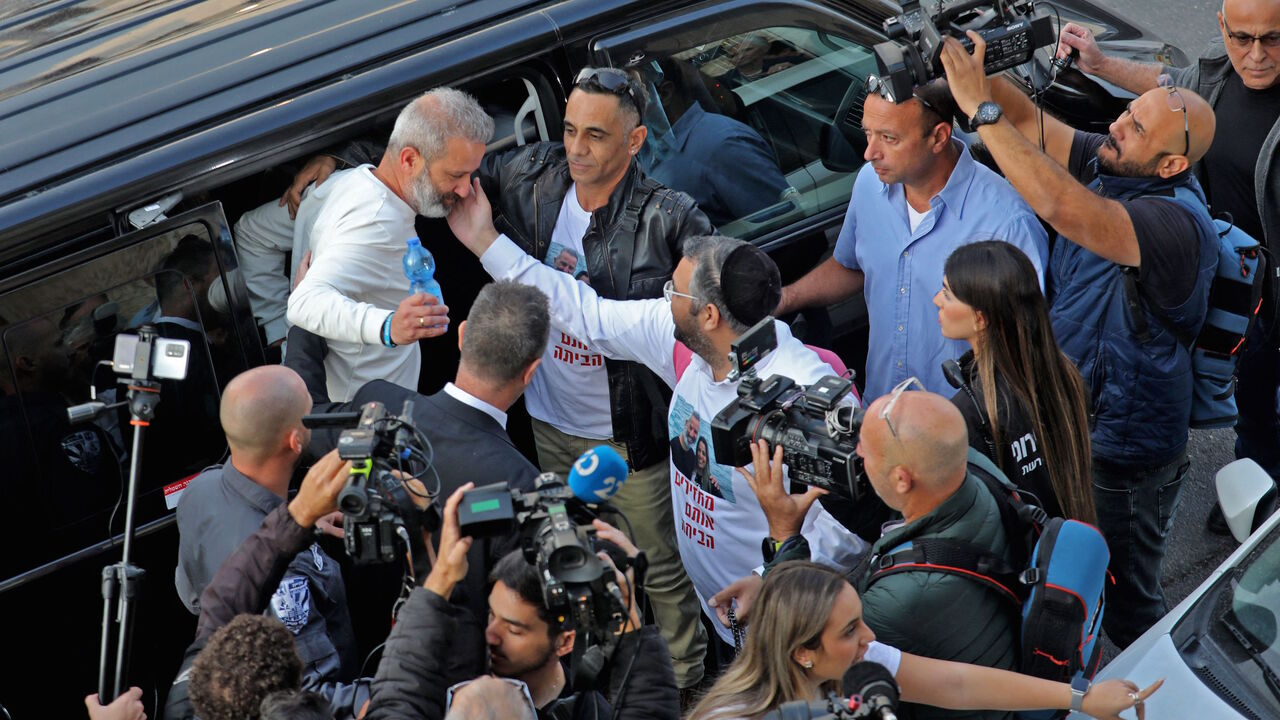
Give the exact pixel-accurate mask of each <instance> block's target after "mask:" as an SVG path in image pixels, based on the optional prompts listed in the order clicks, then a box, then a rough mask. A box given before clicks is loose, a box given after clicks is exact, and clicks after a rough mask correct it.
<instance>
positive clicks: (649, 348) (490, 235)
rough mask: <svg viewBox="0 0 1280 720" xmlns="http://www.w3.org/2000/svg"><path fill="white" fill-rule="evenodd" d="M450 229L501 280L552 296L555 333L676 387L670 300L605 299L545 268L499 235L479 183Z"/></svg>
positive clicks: (463, 201)
mask: <svg viewBox="0 0 1280 720" xmlns="http://www.w3.org/2000/svg"><path fill="white" fill-rule="evenodd" d="M449 227H450V228H452V229H453V234H454V235H456V236H457V237H458V239H459V240H461V241H462V244H463V245H465V246H466V247H467V249H469V250H471V252H473V253H475V255H476V257H478V258H480V262H481V264H482V265H484V269H485V270H486V271H487V272H488V273H489V274H490V275H492V276H493V277H494V278H495V279H498V280H514V281H516V282H518V283H521V284H524V285H532V286H533V287H536V288H538V289H539V290H541V291H542V292H544V293H546V294H547V300H548V301H549V303H548V304H549V306H550V310H551V318H552V325H553V326H555V328H559V329H560V330H563V331H564V332H566V333H568V334H569V335H572V336H573V337H574V338H577V339H578V340H580V341H581V342H583V343H586V344H587V345H589V346H590V347H591V348H592V349H593V350H595V351H598V352H601V353H603V354H604V355H606V356H607V357H610V358H614V359H618V360H632V361H634V362H638V363H641V364H643V365H645V366H647V367H648V368H649V369H650V370H653V371H654V372H655V373H657V375H658V377H660V378H662V379H663V380H664V381H666V383H667V384H668V385H671V386H673V387H674V386H675V382H676V377H675V362H674V359H673V357H672V351H673V350H674V348H675V320H674V319H673V318H672V316H671V308H670V306H669V305H668V304H667V303H666V302H665V301H664V300H608V299H605V298H601V297H600V296H599V295H597V294H596V292H595V290H593V289H591V286H590V285H587V284H586V283H584V282H580V281H578V280H574V279H573V276H571V275H569V274H568V273H563V272H560V271H558V270H555V269H553V268H551V267H549V266H547V265H544V264H542V263H541V262H539V261H538V260H537V259H536V258H534V257H532V256H531V255H529V254H528V253H526V252H525V251H523V250H521V249H520V248H519V247H518V246H517V245H516V244H515V243H513V242H512V241H511V240H510V239H508V238H507V237H505V236H502V235H499V234H498V231H497V230H496V229H494V227H493V214H492V211H491V210H490V207H489V200H488V198H487V197H485V194H484V190H483V189H482V188H481V187H480V182H479V181H478V180H475V179H472V181H471V193H469V194H468V195H467V197H465V198H462V199H461V200H459V201H458V202H457V203H456V204H455V205H454V208H453V211H452V212H450V213H449ZM553 331H554V328H553Z"/></svg>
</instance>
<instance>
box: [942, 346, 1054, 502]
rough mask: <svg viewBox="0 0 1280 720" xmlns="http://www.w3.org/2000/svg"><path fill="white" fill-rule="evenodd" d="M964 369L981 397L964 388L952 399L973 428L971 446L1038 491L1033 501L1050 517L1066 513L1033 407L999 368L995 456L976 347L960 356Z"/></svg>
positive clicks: (1015, 479)
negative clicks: (1016, 394) (1055, 489)
mask: <svg viewBox="0 0 1280 720" xmlns="http://www.w3.org/2000/svg"><path fill="white" fill-rule="evenodd" d="M960 369H961V370H962V371H963V372H964V376H965V379H966V380H968V382H969V388H970V389H971V390H973V397H974V399H976V400H977V402H976V403H975V402H974V401H973V400H972V399H970V398H969V395H968V393H966V392H965V391H964V390H960V391H959V392H957V393H956V394H955V395H954V396H952V398H951V402H952V403H954V404H955V406H956V407H958V408H960V414H961V415H963V416H964V422H965V425H967V426H968V428H969V447H971V448H973V449H974V450H977V451H978V452H980V453H982V454H983V455H986V456H987V457H988V458H990V459H991V462H993V463H995V464H996V467H998V468H1000V470H1001V471H1002V472H1004V474H1005V475H1006V476H1007V477H1008V478H1009V479H1010V480H1012V481H1013V484H1014V485H1017V486H1018V487H1019V488H1022V489H1023V490H1028V491H1030V492H1032V493H1035V496H1036V498H1037V499H1038V500H1039V502H1035V501H1031V502H1035V504H1037V505H1039V506H1040V507H1041V508H1043V509H1044V511H1045V512H1047V513H1049V517H1065V516H1064V515H1063V514H1062V505H1061V503H1059V502H1058V496H1057V495H1056V494H1054V492H1053V482H1052V481H1051V480H1050V479H1049V468H1048V466H1046V465H1045V462H1047V461H1046V459H1045V457H1044V449H1043V448H1042V447H1041V443H1040V438H1039V437H1037V436H1036V432H1035V424H1034V422H1033V421H1032V418H1031V413H1030V410H1029V409H1028V408H1024V407H1023V406H1022V404H1021V403H1019V402H1018V401H1017V398H1015V397H1014V395H1013V391H1012V390H1010V389H1009V385H1008V383H1006V382H1005V380H1004V378H1003V377H1002V376H1001V375H1000V373H999V371H997V372H996V373H995V376H996V393H997V395H996V414H997V419H998V422H999V427H1000V447H996V448H994V449H995V453H994V456H993V454H992V445H994V438H993V437H992V434H991V421H990V419H989V418H988V417H987V406H986V402H987V401H986V389H985V388H983V387H982V380H981V379H980V378H979V377H978V368H977V364H976V363H975V362H974V360H973V351H972V350H970V351H969V352H966V353H965V354H964V355H962V356H961V357H960ZM984 423H985V427H984Z"/></svg>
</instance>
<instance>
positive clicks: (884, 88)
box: [867, 75, 942, 115]
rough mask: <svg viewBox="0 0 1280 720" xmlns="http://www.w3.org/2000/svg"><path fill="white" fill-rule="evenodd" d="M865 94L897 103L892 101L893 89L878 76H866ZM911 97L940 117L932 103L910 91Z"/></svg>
mask: <svg viewBox="0 0 1280 720" xmlns="http://www.w3.org/2000/svg"><path fill="white" fill-rule="evenodd" d="M867 93H868V94H870V93H875V94H877V95H879V96H880V97H882V98H884V99H885V100H888V101H889V102H891V103H896V102H898V101H897V100H896V99H894V97H893V88H891V87H889V83H887V82H885V81H884V80H882V79H880V76H879V75H868V76H867ZM911 97H913V98H915V99H916V100H919V101H920V104H921V105H923V106H925V107H927V108H929V109H930V110H932V111H934V112H935V113H937V114H939V115H941V114H942V113H940V112H938V108H936V107H934V106H933V103H930V102H929V101H928V100H925V99H924V98H922V97H920V95H919V93H916V92H915V91H912V93H911Z"/></svg>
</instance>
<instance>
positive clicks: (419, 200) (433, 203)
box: [410, 170, 459, 218]
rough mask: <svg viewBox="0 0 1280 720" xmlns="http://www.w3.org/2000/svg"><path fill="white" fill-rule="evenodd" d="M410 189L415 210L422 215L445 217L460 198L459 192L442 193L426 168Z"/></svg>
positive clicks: (414, 180)
mask: <svg viewBox="0 0 1280 720" xmlns="http://www.w3.org/2000/svg"><path fill="white" fill-rule="evenodd" d="M410 190H411V192H412V194H413V211H414V212H416V213H418V214H419V215H421V216H422V217H428V218H442V217H445V216H447V215H448V214H449V211H450V210H452V209H453V206H454V203H456V202H458V199H459V198H458V195H457V193H454V192H447V193H441V192H440V191H439V190H436V188H435V186H434V185H432V184H431V177H430V176H429V175H428V174H427V172H426V171H425V170H424V171H423V172H422V174H420V175H418V177H416V178H414V179H413V183H412V184H411V185H410Z"/></svg>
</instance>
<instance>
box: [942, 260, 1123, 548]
mask: <svg viewBox="0 0 1280 720" xmlns="http://www.w3.org/2000/svg"><path fill="white" fill-rule="evenodd" d="M933 304H934V305H936V306H937V307H938V322H939V324H941V325H942V334H943V335H944V336H945V337H948V338H952V339H954V340H965V341H967V342H968V343H969V345H970V347H971V348H972V349H971V350H970V351H969V352H967V353H965V354H964V356H962V357H961V358H960V360H959V364H960V371H961V372H960V374H961V376H962V378H963V380H964V383H965V384H967V385H968V387H967V388H961V390H960V391H959V392H957V393H956V395H955V397H953V398H952V402H954V403H955V404H956V406H957V407H959V408H960V412H961V413H962V414H963V415H964V417H965V422H966V423H967V424H968V426H969V444H970V446H972V447H973V448H974V449H976V450H978V451H979V452H981V453H983V454H985V455H987V456H988V457H990V458H991V460H992V461H993V462H994V463H995V464H996V465H997V466H999V468H1000V469H1001V470H1003V471H1004V473H1005V475H1007V476H1008V477H1009V479H1010V480H1012V481H1013V482H1014V483H1015V484H1016V485H1017V486H1018V487H1020V488H1023V489H1024V490H1029V491H1031V492H1032V493H1034V494H1035V495H1036V497H1037V498H1038V499H1039V500H1040V504H1041V505H1042V506H1043V507H1044V510H1045V511H1046V512H1048V513H1049V515H1050V516H1057V517H1068V518H1073V519H1076V520H1080V521H1083V522H1087V523H1092V524H1096V522H1097V520H1096V515H1095V513H1094V508H1093V495H1092V490H1091V489H1090V485H1089V478H1090V471H1089V424H1088V416H1087V410H1086V408H1085V389H1084V382H1083V381H1082V380H1081V378H1080V373H1079V371H1077V370H1076V367H1075V365H1073V364H1072V363H1071V361H1070V360H1069V359H1068V358H1067V356H1066V355H1064V354H1063V353H1062V351H1061V350H1060V349H1058V343H1057V341H1056V340H1055V339H1054V336H1053V328H1052V326H1051V325H1050V324H1049V310H1048V306H1047V304H1046V302H1045V299H1044V294H1043V293H1042V292H1041V289H1040V280H1039V278H1038V276H1037V275H1036V271H1035V268H1034V267H1033V266H1032V265H1031V260H1029V259H1028V258H1027V256H1026V255H1025V254H1023V252H1022V251H1021V250H1019V249H1018V248H1016V247H1014V246H1013V245H1010V244H1008V243H1005V242H1000V241H998V240H988V241H983V242H977V243H972V244H970V245H962V246H960V247H959V248H957V249H956V250H955V251H954V252H952V253H951V257H949V258H947V263H946V265H945V266H944V268H943V280H942V289H941V290H939V291H938V294H937V295H935V296H934V298H933Z"/></svg>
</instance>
